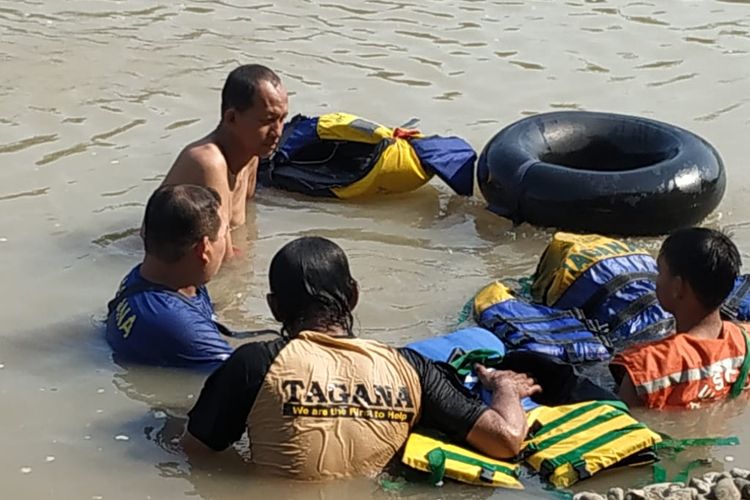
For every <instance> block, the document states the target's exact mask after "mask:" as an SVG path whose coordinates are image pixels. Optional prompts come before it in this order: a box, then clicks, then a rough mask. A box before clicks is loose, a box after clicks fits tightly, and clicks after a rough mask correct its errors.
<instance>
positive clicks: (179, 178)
mask: <svg viewBox="0 0 750 500" xmlns="http://www.w3.org/2000/svg"><path fill="white" fill-rule="evenodd" d="M228 172H229V170H228V167H227V163H226V160H224V157H223V156H222V155H221V154H220V153H219V152H218V151H216V150H215V149H214V148H213V147H209V146H207V145H203V146H199V147H193V148H189V149H186V150H184V151H183V152H182V153H180V156H179V157H178V158H177V160H176V161H175V164H174V165H173V166H172V169H171V170H170V171H169V173H168V174H167V177H166V178H165V179H164V184H196V185H198V186H205V187H210V188H213V189H215V190H216V192H217V193H219V197H220V198H221V210H222V213H223V216H224V217H225V218H226V220H227V221H231V220H232V218H231V217H232V192H231V190H230V189H229V180H228ZM226 238H227V251H226V254H225V257H224V260H228V259H231V258H232V257H233V256H234V247H233V246H232V234H231V231H227V236H226Z"/></svg>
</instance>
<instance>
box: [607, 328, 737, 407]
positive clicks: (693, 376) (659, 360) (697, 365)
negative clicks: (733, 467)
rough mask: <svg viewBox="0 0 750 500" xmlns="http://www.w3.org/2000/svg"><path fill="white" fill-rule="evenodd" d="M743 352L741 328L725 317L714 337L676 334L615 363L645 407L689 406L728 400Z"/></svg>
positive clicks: (631, 351)
mask: <svg viewBox="0 0 750 500" xmlns="http://www.w3.org/2000/svg"><path fill="white" fill-rule="evenodd" d="M745 353H746V348H745V338H744V336H743V335H742V330H741V329H740V327H739V326H738V325H736V324H734V323H730V322H728V321H725V322H724V326H723V328H722V330H721V333H720V334H719V336H718V337H717V338H715V339H707V338H701V337H696V336H693V335H688V334H685V333H678V334H675V335H673V336H671V337H668V338H666V339H663V340H659V341H656V342H652V343H650V344H645V345H641V346H637V347H634V348H631V349H629V350H626V351H624V352H622V353H620V354H617V355H616V356H615V357H614V359H613V360H612V364H613V365H619V366H621V367H622V368H623V369H624V370H625V372H626V373H627V374H628V376H629V377H630V380H632V382H633V385H634V386H635V390H636V393H637V394H638V397H639V398H640V399H641V401H643V403H644V405H645V406H647V407H649V408H663V407H665V406H682V407H685V406H692V405H694V404H695V403H700V402H703V401H712V400H717V399H723V398H725V397H726V396H727V394H729V390H730V389H731V387H732V384H733V383H734V382H735V381H736V380H737V377H738V376H739V373H740V368H741V367H742V363H743V361H744V359H745Z"/></svg>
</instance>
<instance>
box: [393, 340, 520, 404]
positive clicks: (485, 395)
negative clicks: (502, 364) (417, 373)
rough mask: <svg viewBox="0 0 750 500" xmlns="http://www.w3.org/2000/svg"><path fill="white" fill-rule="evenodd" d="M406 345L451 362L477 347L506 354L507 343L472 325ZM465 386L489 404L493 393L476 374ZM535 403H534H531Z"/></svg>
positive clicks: (429, 356)
mask: <svg viewBox="0 0 750 500" xmlns="http://www.w3.org/2000/svg"><path fill="white" fill-rule="evenodd" d="M406 347H408V348H409V349H412V350H414V351H417V352H418V353H419V354H421V355H422V356H424V357H425V358H427V359H431V360H432V361H442V362H444V363H449V362H451V361H453V360H454V359H456V358H458V357H460V356H462V355H463V354H466V353H467V352H471V351H474V350H476V349H492V350H493V351H497V352H498V353H499V354H500V355H501V356H504V355H505V345H503V343H502V342H501V341H500V339H498V338H497V337H496V336H495V335H494V334H493V333H492V332H490V331H487V330H485V329H484V328H480V327H476V326H474V327H470V328H464V329H461V330H457V331H455V332H453V333H449V334H447V335H442V336H439V337H431V338H428V339H424V340H419V341H417V342H412V343H411V344H407V345H406ZM464 386H465V387H466V388H467V389H469V390H472V391H474V392H475V393H476V394H478V395H479V397H480V398H481V399H482V401H483V402H484V403H485V404H487V405H489V404H490V402H491V401H492V393H491V392H490V391H488V390H487V389H485V388H484V387H482V385H481V384H480V383H479V379H477V377H476V374H474V373H472V375H471V376H469V377H466V380H464ZM531 404H533V403H531Z"/></svg>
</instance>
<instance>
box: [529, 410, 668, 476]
mask: <svg viewBox="0 0 750 500" xmlns="http://www.w3.org/2000/svg"><path fill="white" fill-rule="evenodd" d="M589 404H590V402H584V403H576V404H572V405H564V406H555V407H549V406H540V407H537V408H534V409H533V410H531V411H530V412H529V413H528V415H527V419H528V423H529V426H531V425H533V424H534V423H535V422H538V424H541V425H546V424H549V423H550V422H552V421H554V420H557V419H558V418H560V417H562V416H564V415H567V414H569V413H570V412H572V411H574V410H576V409H577V408H580V407H582V406H586V405H589ZM613 411H615V412H619V413H620V415H618V416H616V417H614V418H612V419H610V420H607V421H605V422H602V423H600V424H598V425H596V426H594V427H591V428H588V429H584V430H582V431H581V432H578V433H575V434H573V435H571V436H568V437H567V438H565V439H563V440H562V441H560V442H559V443H556V444H553V445H551V446H549V447H547V448H545V449H543V450H539V451H536V452H533V453H532V454H531V455H528V456H527V457H526V458H525V461H526V463H527V464H528V465H529V466H531V467H532V468H533V469H534V470H536V471H539V470H540V469H541V467H542V462H543V461H544V460H545V459H550V458H554V457H558V456H561V455H564V454H565V453H568V452H570V451H572V450H574V449H576V448H578V447H580V446H582V445H584V444H586V443H588V442H590V441H592V440H593V439H596V438H597V437H600V436H602V435H604V434H606V433H607V432H611V431H614V430H617V429H622V428H624V427H627V426H629V425H633V424H636V423H638V422H637V421H636V420H635V419H634V418H633V417H631V416H630V415H629V414H628V413H626V412H624V411H622V410H620V409H618V408H615V407H613V406H609V405H606V404H603V405H601V406H598V407H596V408H592V409H591V410H589V411H587V412H585V413H583V414H581V415H578V416H577V417H575V418H573V419H571V420H570V421H568V422H565V423H563V424H561V425H560V426H558V427H556V428H554V429H552V430H550V431H549V432H546V433H544V434H541V435H539V436H534V437H532V438H531V439H528V440H527V441H526V442H525V443H524V448H525V447H526V446H528V445H529V444H532V443H535V444H538V443H539V442H541V441H544V440H546V439H549V438H551V437H553V436H557V435H559V434H562V433H564V432H568V431H570V430H572V429H575V428H576V427H578V426H580V425H583V424H586V423H588V422H590V421H592V420H593V419H595V418H596V417H598V416H600V415H603V414H605V413H609V412H613ZM660 441H661V437H660V436H659V435H658V434H656V433H655V432H653V431H651V430H649V429H648V428H643V429H638V430H634V431H632V432H629V433H627V434H625V435H623V436H620V437H618V438H616V439H614V440H612V441H609V442H607V443H604V444H602V445H601V446H599V447H598V448H596V449H594V450H591V451H589V452H588V453H585V454H584V455H583V459H584V461H585V463H586V465H585V467H586V470H587V471H588V472H589V473H590V474H592V475H593V474H596V473H597V472H599V471H601V470H604V469H606V468H607V467H611V466H613V465H615V464H617V463H618V462H620V461H621V460H623V459H625V458H627V457H628V456H630V455H632V454H634V453H637V452H640V451H643V450H647V449H648V448H650V447H652V446H654V445H655V444H656V443H658V442H660ZM643 463H646V462H645V461H644V462H643ZM578 479H579V477H578V473H577V472H576V471H575V469H574V468H573V464H570V463H567V464H563V465H561V466H559V467H557V468H556V469H555V470H554V471H553V473H552V474H551V475H550V476H549V477H548V478H547V480H548V481H549V482H551V483H552V484H553V485H555V486H556V487H558V488H567V487H569V486H570V485H572V484H574V483H576V482H577V481H578Z"/></svg>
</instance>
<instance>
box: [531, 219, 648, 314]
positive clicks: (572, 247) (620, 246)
mask: <svg viewBox="0 0 750 500" xmlns="http://www.w3.org/2000/svg"><path fill="white" fill-rule="evenodd" d="M636 254H648V251H646V250H645V249H644V248H643V247H641V246H640V245H637V244H635V243H630V242H626V241H620V240H615V239H612V238H607V237H605V236H599V235H597V234H586V235H580V234H572V233H564V232H558V233H555V235H554V236H553V237H552V241H550V243H549V245H547V248H546V249H545V251H544V253H543V254H542V258H541V259H540V260H539V265H538V266H537V269H536V273H535V274H534V282H533V283H532V285H531V296H532V299H533V300H534V302H539V303H542V304H546V305H548V306H554V305H555V303H556V302H557V300H558V299H559V298H560V296H561V295H562V294H563V293H564V292H565V290H567V289H568V287H569V286H570V285H571V284H572V283H573V282H574V281H575V280H576V279H577V278H578V277H579V276H580V275H581V274H583V273H585V272H586V271H587V270H588V269H589V268H590V267H591V266H593V265H594V264H596V263H597V262H599V261H600V260H602V259H604V258H607V257H620V256H624V255H636Z"/></svg>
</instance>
